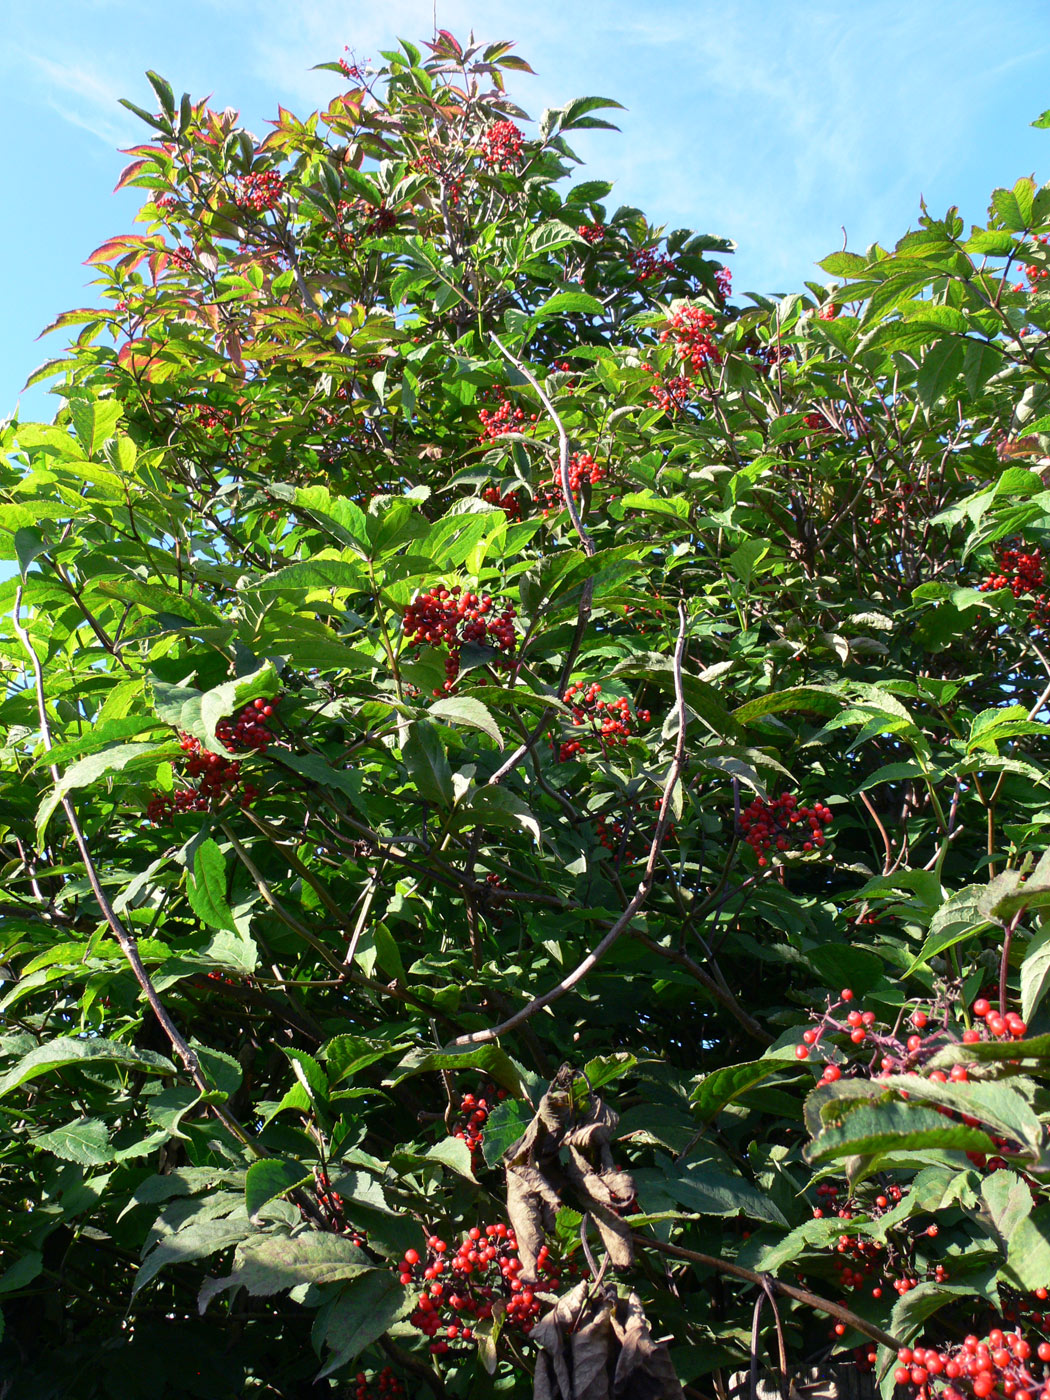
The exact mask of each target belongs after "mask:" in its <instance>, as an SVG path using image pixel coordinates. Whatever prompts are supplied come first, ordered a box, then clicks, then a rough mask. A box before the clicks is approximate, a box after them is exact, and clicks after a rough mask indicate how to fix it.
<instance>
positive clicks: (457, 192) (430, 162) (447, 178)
mask: <svg viewBox="0 0 1050 1400" xmlns="http://www.w3.org/2000/svg"><path fill="white" fill-rule="evenodd" d="M412 166H413V169H415V170H420V171H422V172H423V173H424V174H426V175H433V176H434V178H435V179H436V180H437V181H438V183H439V184H440V186H441V188H442V191H443V192H444V195H445V198H446V199H447V200H448V202H449V204H451V205H452V207H453V208H455V207H456V206H457V205H458V204H459V201H460V196H461V195H462V193H463V177H462V176H460V175H455V174H453V173H452V172H451V171H450V170H449V169H448V168H447V167H446V166H444V165H443V164H442V163H441V161H439V160H438V158H437V157H436V156H432V155H430V154H429V152H426V151H424V153H423V154H422V155H421V156H418V157H417V158H416V159H415V160H414V161H413V162H412Z"/></svg>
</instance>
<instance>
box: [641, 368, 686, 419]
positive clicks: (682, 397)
mask: <svg viewBox="0 0 1050 1400" xmlns="http://www.w3.org/2000/svg"><path fill="white" fill-rule="evenodd" d="M642 369H644V370H645V371H646V372H647V373H648V374H652V375H655V376H657V377H656V378H655V379H654V381H653V383H652V384H651V385H650V386H649V398H650V399H651V400H652V403H653V406H654V407H656V408H659V409H662V410H663V412H664V413H670V414H671V415H672V416H673V415H674V414H676V413H680V412H681V411H682V409H683V408H685V407H686V405H687V404H688V403H689V401H690V399H691V398H692V397H693V391H694V388H695V386H694V384H693V381H692V380H691V379H690V378H689V377H688V375H685V374H676V375H672V376H671V377H670V378H669V379H664V378H661V377H660V371H659V370H658V369H657V368H656V367H655V366H654V365H648V364H646V365H643V366H642Z"/></svg>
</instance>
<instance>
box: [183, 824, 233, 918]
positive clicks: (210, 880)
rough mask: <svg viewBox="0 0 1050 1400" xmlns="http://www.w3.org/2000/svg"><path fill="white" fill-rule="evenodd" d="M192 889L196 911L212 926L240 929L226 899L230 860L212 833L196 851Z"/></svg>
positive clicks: (192, 902)
mask: <svg viewBox="0 0 1050 1400" xmlns="http://www.w3.org/2000/svg"><path fill="white" fill-rule="evenodd" d="M188 893H189V898H190V904H191V906H192V908H193V912H194V913H195V914H196V915H197V917H198V918H200V919H203V920H204V922H205V923H206V924H207V925H208V926H209V927H210V928H218V929H227V930H228V931H229V932H230V933H237V932H238V929H237V925H236V923H235V922H234V918H233V914H232V913H231V911H230V906H229V904H228V903H227V902H226V861H225V860H224V859H223V854H222V852H221V851H220V850H219V847H218V846H217V845H216V843H215V842H214V841H213V840H212V838H211V837H210V836H209V837H207V838H206V839H205V840H203V841H202V842H201V843H200V845H199V846H198V847H197V849H196V851H195V852H194V856H193V875H192V877H191V878H190V880H189V882H188Z"/></svg>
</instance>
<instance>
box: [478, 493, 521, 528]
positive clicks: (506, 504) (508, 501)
mask: <svg viewBox="0 0 1050 1400" xmlns="http://www.w3.org/2000/svg"><path fill="white" fill-rule="evenodd" d="M481 499H482V500H483V501H488V503H489V504H490V505H493V506H496V507H497V509H499V510H501V511H503V513H504V515H506V517H507V519H508V520H520V519H521V515H522V511H521V501H520V500H519V498H518V496H517V495H516V494H515V493H514V492H513V491H509V492H507V494H506V495H504V494H503V493H502V492H501V491H500V489H499V487H498V486H486V487H485V489H484V491H482V493H481Z"/></svg>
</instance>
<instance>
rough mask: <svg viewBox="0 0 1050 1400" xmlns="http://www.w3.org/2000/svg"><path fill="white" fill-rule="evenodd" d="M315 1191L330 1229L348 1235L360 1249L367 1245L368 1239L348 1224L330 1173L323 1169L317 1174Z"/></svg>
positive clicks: (341, 1201)
mask: <svg viewBox="0 0 1050 1400" xmlns="http://www.w3.org/2000/svg"><path fill="white" fill-rule="evenodd" d="M314 1189H315V1191H316V1193H317V1204H318V1205H319V1206H320V1207H321V1212H322V1214H323V1215H324V1217H325V1219H326V1221H327V1223H328V1227H329V1229H331V1230H333V1231H335V1233H336V1234H339V1235H346V1236H347V1238H348V1239H349V1240H350V1242H351V1243H352V1244H356V1245H357V1246H358V1247H359V1248H360V1246H361V1245H363V1244H365V1243H367V1237H366V1236H365V1235H363V1234H362V1233H361V1232H360V1231H359V1230H356V1229H355V1228H354V1226H353V1225H350V1224H348V1223H347V1221H346V1219H345V1217H344V1215H343V1198H342V1196H340V1194H339V1192H338V1191H333V1190H332V1183H331V1182H330V1181H329V1179H328V1173H327V1172H326V1171H324V1169H323V1168H322V1169H321V1170H319V1171H318V1172H317V1173H316V1182H315V1187H314ZM300 1209H301V1208H300Z"/></svg>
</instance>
